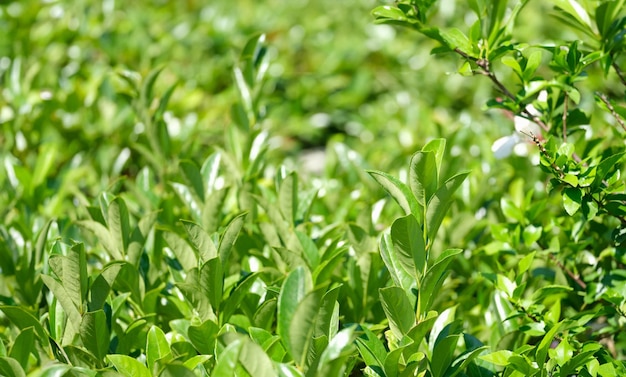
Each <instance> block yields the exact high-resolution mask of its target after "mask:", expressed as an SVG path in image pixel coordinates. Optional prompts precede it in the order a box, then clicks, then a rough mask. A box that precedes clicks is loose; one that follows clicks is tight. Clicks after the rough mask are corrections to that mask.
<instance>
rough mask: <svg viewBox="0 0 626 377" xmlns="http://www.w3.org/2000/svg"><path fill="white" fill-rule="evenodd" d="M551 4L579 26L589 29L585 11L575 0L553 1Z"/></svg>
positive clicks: (589, 23)
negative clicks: (572, 18) (574, 20)
mask: <svg viewBox="0 0 626 377" xmlns="http://www.w3.org/2000/svg"><path fill="white" fill-rule="evenodd" d="M553 4H554V6H556V7H557V8H560V9H562V10H563V11H564V12H566V13H567V14H569V15H570V16H572V17H574V19H576V20H577V21H578V22H579V23H580V25H581V26H585V27H586V28H588V29H589V30H590V29H591V21H590V20H589V15H588V14H587V11H585V9H584V8H583V7H582V6H581V5H580V4H579V3H578V2H577V1H576V0H554V2H553Z"/></svg>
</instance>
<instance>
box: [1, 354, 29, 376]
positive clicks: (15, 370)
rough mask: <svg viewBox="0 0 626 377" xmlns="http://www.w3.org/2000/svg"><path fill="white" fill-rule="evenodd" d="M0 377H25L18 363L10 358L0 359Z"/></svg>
mask: <svg viewBox="0 0 626 377" xmlns="http://www.w3.org/2000/svg"><path fill="white" fill-rule="evenodd" d="M0 375H1V376H6V377H26V373H24V370H23V369H22V367H21V366H20V363H19V362H18V361H17V360H15V359H13V358H11V357H0Z"/></svg>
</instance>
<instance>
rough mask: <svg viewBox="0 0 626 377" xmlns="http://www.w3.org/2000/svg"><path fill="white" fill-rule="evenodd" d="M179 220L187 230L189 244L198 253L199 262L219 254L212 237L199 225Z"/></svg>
mask: <svg viewBox="0 0 626 377" xmlns="http://www.w3.org/2000/svg"><path fill="white" fill-rule="evenodd" d="M181 222H182V223H183V226H184V227H185V230H186V231H187V235H188V236H189V241H191V245H192V246H193V247H194V248H195V249H196V251H197V252H198V254H199V255H200V263H205V262H206V261H208V260H211V259H213V258H216V257H217V256H218V255H219V253H218V251H217V248H216V247H215V244H214V243H213V239H211V236H209V235H208V234H207V232H206V231H205V230H204V229H202V227H201V226H200V225H198V224H196V223H194V222H191V221H187V220H181Z"/></svg>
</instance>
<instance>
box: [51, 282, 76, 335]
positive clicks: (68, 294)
mask: <svg viewBox="0 0 626 377" xmlns="http://www.w3.org/2000/svg"><path fill="white" fill-rule="evenodd" d="M41 279H42V280H43V282H44V284H45V285H46V286H47V287H48V289H50V291H51V292H52V294H53V295H54V297H55V298H56V299H57V300H58V301H59V303H60V304H61V306H62V307H63V310H64V311H65V313H66V314H67V316H68V317H69V319H70V326H79V325H80V323H81V320H82V318H81V315H80V312H79V307H77V306H76V303H75V302H74V299H75V298H76V294H75V292H73V291H71V290H69V291H68V289H67V288H66V287H65V286H64V285H63V284H62V283H60V282H59V281H57V280H56V279H54V278H53V277H52V276H48V275H41ZM70 289H71V288H70ZM75 329H76V330H78V329H77V328H75Z"/></svg>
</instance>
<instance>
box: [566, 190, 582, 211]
mask: <svg viewBox="0 0 626 377" xmlns="http://www.w3.org/2000/svg"><path fill="white" fill-rule="evenodd" d="M581 204H582V190H581V189H579V188H575V187H567V188H565V189H564V190H563V207H565V211H566V212H567V214H568V215H570V216H573V215H574V214H575V213H576V212H578V210H579V209H580V206H581Z"/></svg>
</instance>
